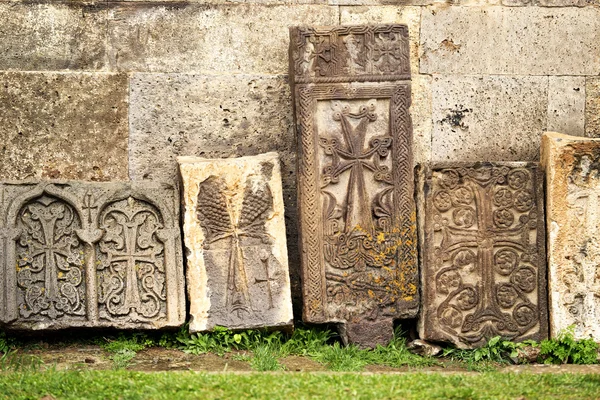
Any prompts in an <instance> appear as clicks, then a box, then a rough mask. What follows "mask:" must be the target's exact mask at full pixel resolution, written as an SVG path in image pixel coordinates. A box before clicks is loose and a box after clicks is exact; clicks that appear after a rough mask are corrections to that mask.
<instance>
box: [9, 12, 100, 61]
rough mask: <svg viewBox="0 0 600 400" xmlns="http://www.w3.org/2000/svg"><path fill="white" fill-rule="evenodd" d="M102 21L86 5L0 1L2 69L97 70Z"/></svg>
mask: <svg viewBox="0 0 600 400" xmlns="http://www.w3.org/2000/svg"><path fill="white" fill-rule="evenodd" d="M106 17H107V12H106V9H105V8H104V7H103V6H100V5H90V4H77V3H75V2H73V3H69V4H65V3H54V2H47V3H40V4H36V3H32V2H0V26H1V27H2V29H1V30H0V70H6V69H13V68H14V69H19V70H29V71H36V70H63V69H70V70H74V69H75V70H98V69H102V68H103V67H104V66H105V59H106V47H105V44H106Z"/></svg>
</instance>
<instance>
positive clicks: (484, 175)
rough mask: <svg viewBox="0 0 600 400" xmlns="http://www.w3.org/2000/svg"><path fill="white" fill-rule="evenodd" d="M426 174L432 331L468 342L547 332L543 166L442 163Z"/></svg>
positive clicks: (429, 320)
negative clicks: (540, 168) (541, 189)
mask: <svg viewBox="0 0 600 400" xmlns="http://www.w3.org/2000/svg"><path fill="white" fill-rule="evenodd" d="M426 179H427V182H428V183H427V185H428V186H427V188H426V189H425V192H426V193H427V192H429V193H430V194H429V195H428V197H427V199H426V201H427V203H428V206H427V207H428V208H427V210H428V211H426V212H427V213H431V215H430V216H429V219H428V222H427V223H426V227H425V229H426V249H425V251H426V260H427V263H426V265H425V272H424V274H425V275H424V286H425V288H424V290H425V296H426V302H427V304H426V306H425V308H426V310H425V324H426V326H425V335H424V336H425V337H426V338H429V339H435V340H444V339H445V340H452V341H454V342H456V343H457V344H458V345H460V346H462V347H471V346H477V345H480V344H482V343H484V342H485V340H486V339H489V338H491V337H493V336H497V335H501V336H503V337H505V338H509V339H513V340H523V339H526V338H540V337H543V336H544V335H545V329H546V322H545V320H544V317H543V315H544V313H545V311H544V310H545V305H544V304H545V299H544V298H543V297H542V295H543V294H544V293H545V292H544V288H543V285H544V279H543V274H544V270H545V265H544V261H543V251H544V245H543V243H544V237H543V229H542V228H543V225H542V223H541V221H539V220H538V212H539V211H540V210H541V208H540V207H541V206H540V205H539V204H540V203H539V202H540V199H539V197H538V196H539V191H538V190H539V189H538V186H537V185H539V177H538V170H537V168H536V167H535V166H533V165H523V166H503V165H481V166H459V167H448V168H443V167H441V168H440V167H438V168H435V169H434V171H433V172H432V173H431V176H428V177H427V178H426ZM431 278H433V279H434V280H435V285H431V284H429V283H428V282H429V279H431ZM540 287H541V290H540Z"/></svg>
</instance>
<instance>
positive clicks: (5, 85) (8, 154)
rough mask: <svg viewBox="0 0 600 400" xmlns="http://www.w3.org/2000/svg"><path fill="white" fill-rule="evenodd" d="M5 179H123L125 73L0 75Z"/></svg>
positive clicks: (1, 174)
mask: <svg viewBox="0 0 600 400" xmlns="http://www.w3.org/2000/svg"><path fill="white" fill-rule="evenodd" d="M0 88H2V89H1V90H0V137H1V138H2V158H1V159H0V171H1V172H0V177H1V178H3V179H23V178H32V177H35V178H52V179H55V178H60V179H85V180H109V179H112V180H119V179H121V180H124V179H127V76H125V75H118V74H107V73H50V72H44V73H23V72H3V73H0Z"/></svg>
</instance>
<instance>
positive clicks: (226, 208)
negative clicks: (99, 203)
mask: <svg viewBox="0 0 600 400" xmlns="http://www.w3.org/2000/svg"><path fill="white" fill-rule="evenodd" d="M177 160H178V162H179V164H180V169H181V176H182V178H183V202H184V204H185V215H184V239H185V246H186V249H187V255H188V256H187V263H188V266H187V287H188V294H189V299H190V314H191V317H192V320H191V322H190V331H192V332H197V331H206V330H210V329H212V328H214V327H215V326H217V325H218V326H224V327H227V328H231V329H244V328H246V329H247V328H258V327H273V326H281V327H286V326H291V325H292V324H293V315H292V300H291V295H290V278H289V272H288V262H287V249H286V240H285V225H284V221H283V193H282V187H281V172H280V169H279V158H278V156H277V154H276V153H267V154H262V155H258V156H253V157H241V158H231V159H220V160H217V159H203V158H198V157H178V159H177Z"/></svg>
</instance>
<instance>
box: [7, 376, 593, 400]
mask: <svg viewBox="0 0 600 400" xmlns="http://www.w3.org/2000/svg"><path fill="white" fill-rule="evenodd" d="M599 393H600V376H599V375H574V374H544V375H542V374H528V373H520V374H513V373H498V372H494V373H482V374H474V375H441V374H420V373H407V374H402V375H389V374H387V375H386V374H365V375H363V374H332V373H294V374H289V373H277V374H276V375H273V374H264V373H262V374H261V373H253V374H228V373H221V374H211V373H194V372H160V373H143V372H132V371H70V372H59V371H54V370H50V371H45V372H40V373H37V374H30V373H23V372H11V373H0V398H2V399H39V398H41V397H43V396H48V395H49V396H52V397H54V398H56V399H219V398H269V399H309V398H310V399H315V398H326V399H347V398H360V399H363V398H364V399H373V398H378V399H390V398H395V399H398V398H402V399H424V398H427V399H436V398H438V399H517V398H527V399H547V398H556V399H584V398H597V397H598V394H599Z"/></svg>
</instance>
